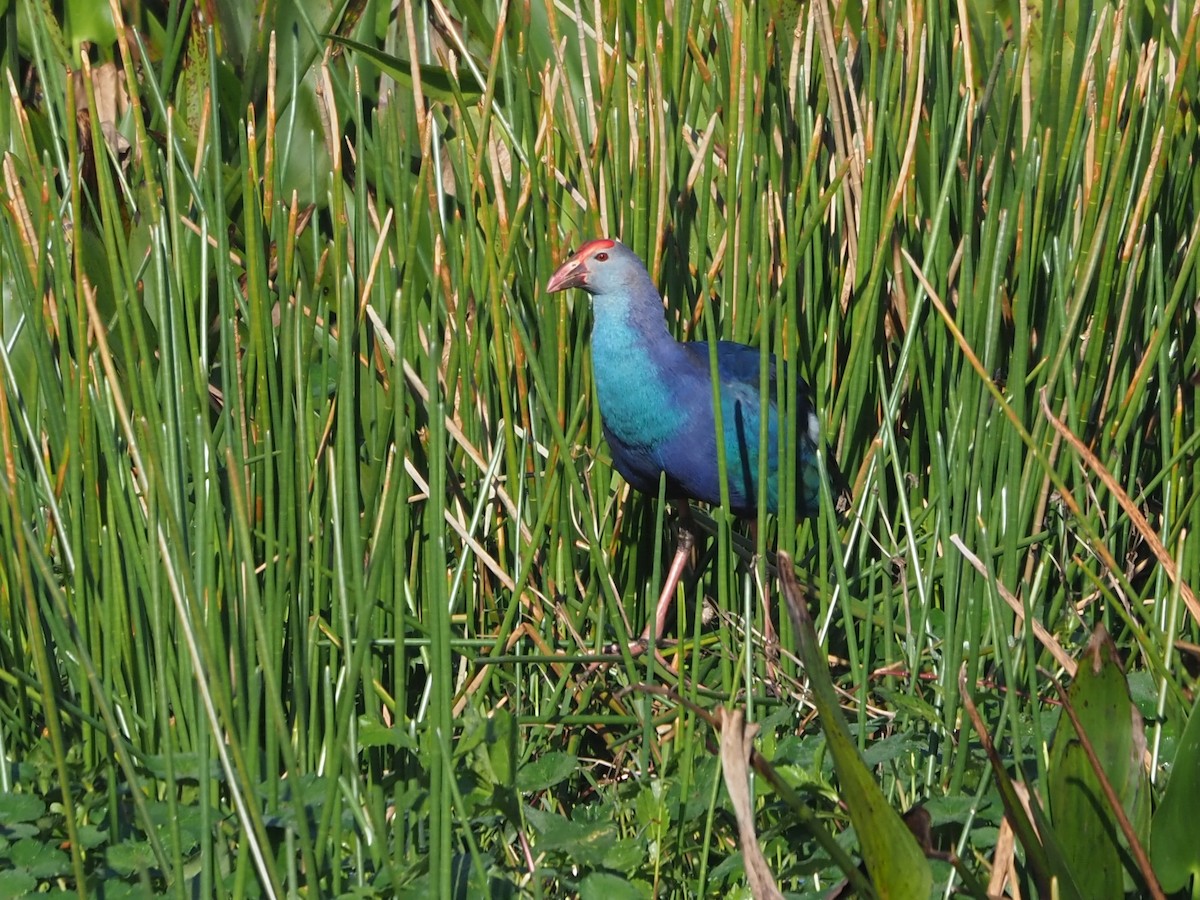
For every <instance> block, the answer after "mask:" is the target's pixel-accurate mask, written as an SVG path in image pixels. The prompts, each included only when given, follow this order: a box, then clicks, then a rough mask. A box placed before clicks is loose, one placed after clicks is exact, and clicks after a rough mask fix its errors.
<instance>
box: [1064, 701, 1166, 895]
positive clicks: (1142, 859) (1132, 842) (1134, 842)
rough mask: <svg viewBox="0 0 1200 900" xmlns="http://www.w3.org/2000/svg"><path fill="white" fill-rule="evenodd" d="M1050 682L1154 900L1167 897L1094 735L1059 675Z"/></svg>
mask: <svg viewBox="0 0 1200 900" xmlns="http://www.w3.org/2000/svg"><path fill="white" fill-rule="evenodd" d="M1051 682H1052V683H1053V684H1054V689H1055V690H1056V691H1058V697H1059V699H1060V700H1061V701H1062V706H1063V711H1064V712H1066V714H1067V716H1069V717H1070V719H1071V724H1072V725H1073V726H1075V734H1076V736H1077V737H1078V738H1079V744H1080V746H1081V747H1083V752H1084V753H1086V754H1087V758H1088V762H1089V763H1090V764H1091V766H1092V771H1093V772H1095V773H1096V777H1097V778H1098V779H1099V780H1100V787H1101V788H1102V789H1103V791H1104V796H1105V798H1106V799H1107V800H1108V806H1109V808H1110V809H1111V810H1112V814H1113V816H1114V817H1116V820H1117V824H1118V825H1120V826H1121V833H1122V834H1124V835H1125V840H1126V841H1127V842H1128V843H1129V852H1130V853H1132V854H1133V858H1134V860H1135V861H1136V862H1137V865H1138V868H1139V869H1140V870H1141V872H1142V878H1144V879H1145V880H1146V889H1147V890H1148V891H1149V892H1150V896H1151V897H1154V898H1155V900H1166V895H1164V894H1163V891H1162V887H1161V886H1160V885H1159V883H1158V879H1157V878H1156V877H1155V875H1154V867H1153V866H1152V865H1150V858H1149V857H1148V856H1146V850H1145V848H1143V847H1142V843H1141V841H1139V840H1138V836H1137V833H1136V832H1135V831H1134V830H1133V823H1132V822H1130V821H1129V817H1128V816H1127V815H1125V808H1124V807H1123V806H1122V805H1121V800H1120V798H1118V797H1117V792H1116V791H1115V790H1113V786H1112V782H1110V781H1109V780H1108V775H1107V774H1106V773H1105V771H1104V767H1103V766H1101V765H1100V758H1099V757H1098V756H1096V751H1095V749H1094V748H1093V747H1092V741H1091V739H1090V738H1089V737H1088V736H1087V734H1085V733H1084V730H1083V726H1082V725H1081V724H1080V723H1079V716H1077V715H1076V714H1075V709H1074V707H1072V706H1071V701H1070V700H1069V699H1068V698H1067V692H1066V691H1065V690H1064V689H1063V686H1062V685H1061V684H1059V683H1058V679H1057V678H1052V679H1051Z"/></svg>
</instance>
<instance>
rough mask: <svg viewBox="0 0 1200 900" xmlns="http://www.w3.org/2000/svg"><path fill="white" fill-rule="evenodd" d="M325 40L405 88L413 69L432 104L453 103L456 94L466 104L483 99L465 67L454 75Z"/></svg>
mask: <svg viewBox="0 0 1200 900" xmlns="http://www.w3.org/2000/svg"><path fill="white" fill-rule="evenodd" d="M325 37H327V38H329V40H331V41H335V42H337V43H339V44H343V45H345V46H347V47H349V48H350V49H351V50H354V51H355V52H357V53H361V54H362V55H363V56H365V57H366V58H367V59H369V60H371V61H372V62H373V63H375V65H377V66H379V68H381V69H382V70H383V71H385V72H387V73H388V74H389V75H391V76H392V77H393V78H395V79H396V80H397V81H398V82H400V83H401V84H403V85H405V86H406V87H409V88H411V87H412V84H413V67H414V65H415V66H416V69H417V71H418V72H420V75H421V90H422V91H423V92H424V93H425V96H427V97H432V98H433V99H434V100H440V101H442V102H443V103H454V102H456V93H457V95H458V96H461V97H462V98H463V99H464V100H466V101H468V102H473V101H475V100H478V99H479V98H480V97H482V96H483V85H481V84H480V83H479V82H478V81H477V80H476V79H475V76H474V75H472V74H471V70H470V69H468V68H467V67H466V66H465V65H464V66H462V67H461V68H459V69H458V71H456V72H451V71H450V70H449V69H444V68H442V67H441V66H434V65H429V64H427V63H415V64H414V63H413V62H411V61H410V60H407V59H402V58H400V57H399V56H392V54H390V53H384V52H383V51H382V50H377V49H375V48H374V47H372V46H370V45H368V44H364V43H361V42H360V41H355V40H352V39H351V38H344V37H339V36H338V35H336V34H327V35H325Z"/></svg>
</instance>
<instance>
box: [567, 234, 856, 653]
mask: <svg viewBox="0 0 1200 900" xmlns="http://www.w3.org/2000/svg"><path fill="white" fill-rule="evenodd" d="M567 288H580V289H581V290H584V291H587V292H588V293H589V294H591V295H592V307H593V310H594V317H595V319H594V325H593V328H592V370H593V377H594V380H595V383H596V395H597V398H598V400H599V401H600V417H601V419H602V421H603V424H604V436H605V437H606V438H607V439H608V443H609V446H610V447H611V448H612V457H613V464H614V465H615V466H616V469H617V471H618V472H620V473H621V475H622V476H624V478H625V479H626V480H627V481H628V482H629V483H630V484H632V485H633V486H634V487H635V488H637V489H638V490H640V491H644V492H646V493H649V494H655V495H656V494H657V493H658V486H659V478H660V476H661V475H662V474H664V473H665V475H666V485H667V496H668V497H672V498H676V499H678V498H684V499H687V498H690V499H693V500H702V501H704V502H706V503H714V504H716V503H720V502H721V476H720V470H719V467H718V464H717V430H716V419H715V416H714V414H713V391H712V370H711V367H710V364H709V345H708V343H707V342H706V341H688V342H684V343H681V342H679V341H677V340H675V338H673V337H672V336H671V334H670V332H668V331H667V321H666V315H665V313H664V310H663V303H662V298H661V297H660V296H659V293H658V290H657V289H656V288H655V286H654V282H653V281H651V280H650V273H649V272H647V271H646V267H645V265H643V264H642V261H641V260H640V259H638V257H637V255H636V254H635V253H634V252H633V251H631V250H630V249H629V248H628V247H626V246H625V245H623V244H621V243H620V242H619V241H615V240H609V239H607V238H599V239H596V240H592V241H588V242H587V243H586V244H584V245H583V246H582V247H581V248H580V249H579V251H578V252H577V253H575V254H574V255H573V256H572V257H571V258H570V259H568V260H567V261H566V262H565V263H563V264H562V266H560V267H559V269H558V271H556V272H555V273H554V275H553V276H552V277H551V278H550V281H549V283H548V284H547V285H546V290H547V291H548V292H550V293H554V292H556V291H563V290H566V289H567ZM769 364H770V366H771V371H770V377H769V380H768V389H769V391H770V396H769V399H768V403H767V406H766V410H767V414H768V416H769V417H770V419H769V421H768V424H767V440H768V444H767V469H766V476H767V486H766V501H767V503H766V505H767V509H768V510H769V511H771V512H777V511H778V506H779V439H778V435H779V428H780V421H779V414H778V411H777V409H776V397H777V390H776V376H777V375H778V374H779V373H780V372H781V371H784V372H786V370H784V369H783V368H782V367H781V366H779V365H778V364H777V363H776V361H775V358H774V357H770V363H769ZM761 365H762V358H761V355H760V353H759V351H758V349H757V348H755V347H749V346H747V345H745V344H738V343H735V342H733V341H720V342H718V344H717V376H718V378H719V379H720V386H721V388H720V389H721V394H720V396H721V420H722V435H721V439H722V441H723V442H724V445H725V463H726V473H727V477H728V480H729V502H730V506H731V507H732V509H733V512H735V513H736V514H738V515H744V516H750V515H754V514H755V512H756V510H757V507H758V474H759V471H758V450H759V431H760V429H759V423H760V415H761V413H762V409H763V406H762V403H761V401H760V396H759V373H760V371H761ZM796 383H797V385H798V386H799V388H800V390H799V391H798V400H797V409H796V413H797V415H796V421H795V422H794V423H790V424H789V423H784V427H791V428H793V429H794V434H795V437H796V439H797V440H796V472H795V475H794V477H793V478H792V483H793V484H794V485H796V490H797V491H798V494H797V504H796V505H797V511H798V512H799V513H801V514H803V515H812V514H815V513H816V511H817V505H818V494H819V487H820V479H819V475H818V471H817V463H816V449H817V439H818V421H817V416H816V413H815V412H814V411H813V409H812V404H811V401H810V399H809V398H810V395H809V390H808V385H806V384H805V383H804V381H803V380H802V379H800V378H797V379H796ZM829 471H830V475H831V477H832V478H833V479H834V480H835V481H840V475H839V474H838V473H837V470H836V467H835V466H833V465H832V463H831V464H830V466H829ZM680 518H681V523H680V536H679V546H678V548H677V550H676V554H675V558H674V560H673V561H672V563H671V568H670V570H669V571H668V574H667V580H666V584H665V585H664V587H663V592H662V594H661V595H660V597H659V601H658V609H657V611H656V614H655V619H654V623H655V626H656V631H655V632H654V634H655V637H657V636H658V635H661V634H662V631H663V627H664V625H665V622H666V616H667V611H668V610H669V608H670V604H671V598H672V597H673V596H674V593H675V587H676V585H677V584H678V582H679V578H680V576H681V575H682V573H683V567H684V565H685V564H686V562H687V558H688V555H689V554H690V551H691V547H692V544H693V543H694V541H695V537H694V535H693V534H692V533H691V529H690V527H689V525H688V524H687V504H686V502H685V503H684V504H682V505H681V507H680ZM648 630H649V626H647V631H648ZM646 636H647V635H643V638H645V637H646ZM635 649H640V648H635Z"/></svg>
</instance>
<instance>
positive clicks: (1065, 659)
mask: <svg viewBox="0 0 1200 900" xmlns="http://www.w3.org/2000/svg"><path fill="white" fill-rule="evenodd" d="M950 543H952V544H953V545H954V546H955V547H957V548H958V552H959V553H961V554H962V555H963V556H964V557H965V558H966V560H967V562H969V563H970V564H971V565H972V566H974V567H975V571H977V572H978V573H979V574H980V575H982V576H983V577H984V578H988V579H991V573H989V572H988V570H987V566H985V565H984V564H983V560H981V559H980V558H979V557H978V556H976V555H975V554H974V553H972V552H971V551H970V550H968V549H967V546H966V544H964V543H963V542H962V538H960V537H959V536H958V535H957V534H952V535H950ZM993 583H994V584H995V585H996V590H997V591H998V592H999V594H1000V596H1001V597H1003V598H1004V602H1005V603H1007V604H1008V605H1009V606H1010V607H1011V608H1012V611H1013V612H1015V613H1016V614H1017V618H1018V619H1020V620H1021V621H1022V622H1025V607H1024V605H1023V604H1022V603H1021V601H1020V600H1018V599H1017V598H1016V596H1015V595H1014V594H1013V592H1012V591H1010V590H1009V589H1008V588H1006V587H1005V586H1004V585H1003V584H1001V583H1000V579H998V578H997V579H995V581H994V582H993ZM1028 624H1029V625H1030V626H1031V627H1032V628H1033V633H1034V635H1035V636H1036V637H1037V639H1038V640H1039V641H1040V642H1041V644H1042V646H1043V647H1045V648H1046V649H1047V650H1049V651H1050V655H1051V656H1053V657H1054V659H1055V661H1056V662H1057V663H1058V664H1059V665H1060V666H1062V667H1063V670H1064V671H1065V672H1066V673H1067V674H1068V675H1070V676H1072V677H1074V676H1075V669H1076V662H1075V660H1073V659H1072V658H1071V657H1070V655H1069V654H1068V653H1067V651H1066V650H1064V649H1063V648H1062V644H1060V643H1059V642H1058V641H1057V640H1055V638H1054V635H1052V634H1051V633H1050V632H1049V631H1047V630H1046V628H1045V626H1044V625H1042V623H1041V622H1039V621H1038V620H1037V619H1031V620H1029V623H1028Z"/></svg>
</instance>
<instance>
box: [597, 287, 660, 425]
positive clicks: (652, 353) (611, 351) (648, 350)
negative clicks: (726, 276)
mask: <svg viewBox="0 0 1200 900" xmlns="http://www.w3.org/2000/svg"><path fill="white" fill-rule="evenodd" d="M593 308H594V310H595V319H594V325H593V328H592V367H593V372H594V376H595V383H596V395H597V398H598V399H599V401H600V411H601V413H602V414H603V416H604V420H605V424H606V425H607V426H608V428H609V429H610V430H611V431H612V433H614V434H615V435H616V436H617V437H618V438H619V439H621V440H623V441H625V442H626V443H643V442H645V443H652V442H653V441H654V440H656V439H659V438H661V437H662V434H661V433H662V432H664V430H666V431H669V430H670V429H671V428H673V427H675V421H674V420H675V418H677V416H678V414H679V411H678V410H677V409H675V405H674V404H673V403H672V402H671V385H670V373H671V372H673V371H676V370H677V369H678V364H679V363H678V359H677V357H679V355H680V354H681V345H680V344H679V343H678V342H677V341H676V340H675V339H674V338H673V337H672V336H671V334H670V332H668V331H667V322H666V316H665V314H664V313H663V308H662V304H661V301H658V300H657V299H656V300H655V302H653V303H651V302H642V303H626V302H620V300H619V299H617V300H614V299H613V298H612V297H604V298H601V299H600V301H599V302H594V303H593Z"/></svg>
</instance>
